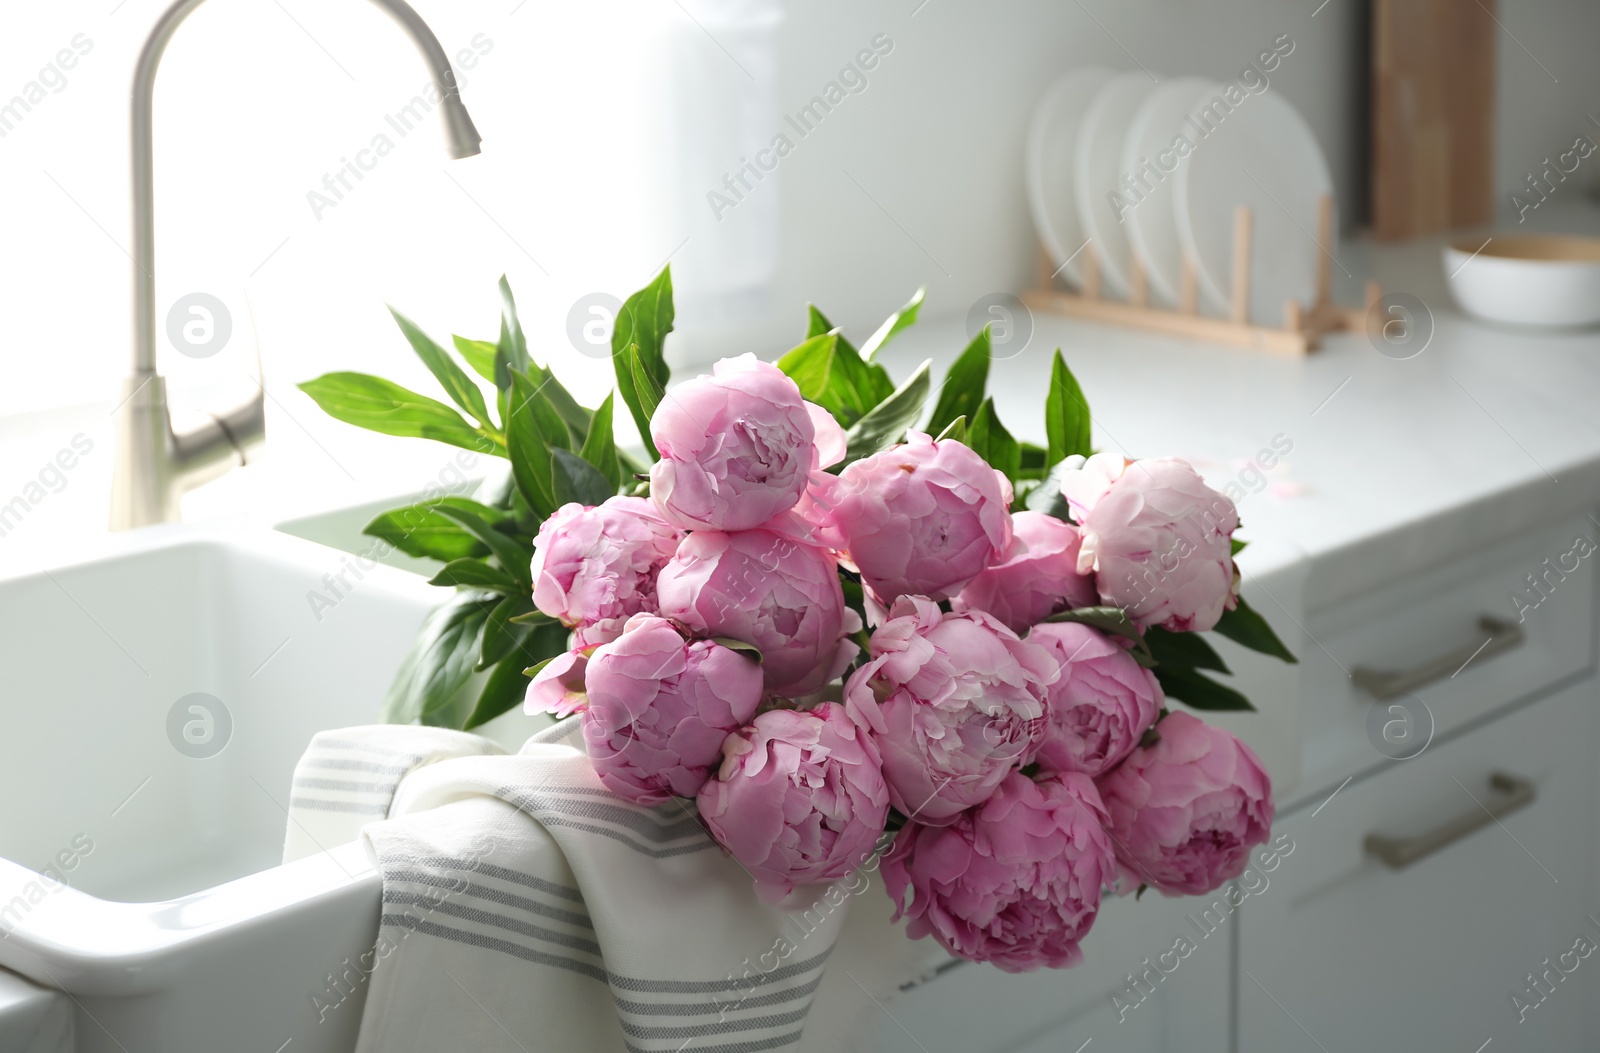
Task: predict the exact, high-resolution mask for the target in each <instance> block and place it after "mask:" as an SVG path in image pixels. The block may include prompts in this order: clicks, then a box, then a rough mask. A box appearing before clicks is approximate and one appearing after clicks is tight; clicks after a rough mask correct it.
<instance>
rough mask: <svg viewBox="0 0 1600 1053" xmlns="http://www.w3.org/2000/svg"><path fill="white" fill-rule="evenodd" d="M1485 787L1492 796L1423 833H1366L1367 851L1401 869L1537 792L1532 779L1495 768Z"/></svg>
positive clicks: (1524, 804)
mask: <svg viewBox="0 0 1600 1053" xmlns="http://www.w3.org/2000/svg"><path fill="white" fill-rule="evenodd" d="M1489 788H1490V789H1492V790H1493V791H1494V796H1492V797H1490V798H1489V800H1488V801H1485V802H1482V803H1481V805H1480V807H1478V808H1475V809H1473V810H1472V811H1470V812H1466V813H1464V814H1462V815H1461V816H1460V817H1458V818H1456V819H1452V820H1450V821H1449V822H1448V823H1445V824H1444V825H1443V826H1440V827H1438V828H1436V829H1433V830H1430V831H1428V832H1427V833H1425V834H1418V835H1417V836H1416V837H1383V836H1381V835H1379V834H1368V835H1367V839H1366V841H1365V842H1364V846H1365V848H1366V850H1367V854H1368V855H1371V856H1377V857H1378V858H1379V859H1381V860H1383V862H1384V863H1386V864H1387V865H1388V866H1390V867H1392V868H1394V869H1395V870H1404V869H1405V868H1406V867H1408V866H1410V865H1411V864H1412V863H1415V862H1416V861H1417V860H1419V859H1422V858H1424V857H1426V856H1431V855H1432V854H1433V853H1435V852H1437V851H1439V849H1441V848H1443V847H1445V846H1446V845H1449V844H1453V843H1454V842H1456V841H1459V840H1461V839H1462V838H1463V837H1466V836H1467V835H1468V834H1470V833H1472V832H1473V831H1474V830H1477V829H1479V828H1481V827H1485V826H1488V825H1489V824H1490V823H1493V822H1497V821H1498V820H1499V819H1500V818H1501V817H1502V816H1507V815H1510V814H1511V813H1512V812H1515V811H1518V810H1519V809H1522V808H1526V807H1528V805H1530V804H1532V803H1533V802H1534V799H1535V798H1537V797H1538V796H1539V791H1538V788H1537V787H1535V786H1534V785H1533V783H1531V782H1529V781H1528V780H1527V779H1524V778H1522V777H1521V776H1518V775H1507V774H1506V773H1505V772H1498V771H1497V772H1495V773H1494V774H1492V775H1490V776H1489Z"/></svg>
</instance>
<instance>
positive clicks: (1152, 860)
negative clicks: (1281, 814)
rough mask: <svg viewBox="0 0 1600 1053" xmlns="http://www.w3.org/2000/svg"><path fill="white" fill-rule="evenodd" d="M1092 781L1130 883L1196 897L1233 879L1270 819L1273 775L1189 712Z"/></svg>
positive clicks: (1162, 726)
mask: <svg viewBox="0 0 1600 1053" xmlns="http://www.w3.org/2000/svg"><path fill="white" fill-rule="evenodd" d="M1156 733H1157V734H1159V735H1160V736H1161V741H1160V742H1158V743H1156V744H1155V745H1154V746H1149V747H1140V748H1138V749H1136V750H1134V751H1133V753H1132V754H1130V755H1129V756H1128V759H1127V760H1125V761H1123V762H1122V763H1121V764H1120V765H1118V766H1117V767H1116V768H1114V769H1112V771H1111V773H1110V774H1109V775H1106V776H1105V777H1104V778H1102V779H1101V780H1100V781H1099V783H1098V785H1099V787H1100V796H1101V797H1102V798H1104V800H1105V805H1106V811H1107V812H1108V813H1109V814H1110V816H1111V823H1110V830H1111V836H1112V837H1113V838H1114V839H1115V840H1116V842H1117V860H1118V862H1120V863H1121V864H1122V865H1123V876H1124V877H1125V878H1126V879H1127V881H1128V883H1129V885H1130V886H1137V885H1139V884H1149V885H1153V886H1155V887H1156V888H1157V889H1159V890H1161V892H1162V893H1164V894H1166V895H1168V896H1198V895H1202V894H1204V893H1207V892H1210V891H1212V890H1213V889H1216V888H1218V887H1219V886H1221V885H1222V883H1223V882H1225V881H1228V880H1230V879H1231V878H1236V877H1238V876H1239V875H1240V874H1241V873H1242V872H1243V871H1244V868H1245V864H1246V863H1248V862H1249V855H1250V849H1251V848H1252V847H1254V846H1255V845H1259V844H1262V843H1263V842H1265V841H1266V839H1267V835H1268V833H1269V832H1270V828H1271V826H1272V814H1273V813H1272V782H1271V780H1270V779H1268V778H1267V772H1266V769H1264V768H1263V767H1262V766H1261V762H1260V761H1259V760H1257V759H1256V755H1255V754H1254V753H1253V752H1251V750H1250V747H1249V746H1246V745H1245V744H1244V743H1242V742H1240V741H1239V740H1238V739H1236V738H1234V737H1233V736H1232V735H1230V734H1229V733H1228V732H1226V731H1223V730H1222V729H1221V728H1214V727H1211V726H1210V725H1208V724H1206V723H1204V722H1203V721H1201V720H1199V719H1197V718H1195V717H1192V716H1190V715H1189V714H1187V713H1172V714H1169V715H1168V716H1167V717H1166V718H1165V719H1163V720H1162V721H1161V723H1159V724H1157V725H1156Z"/></svg>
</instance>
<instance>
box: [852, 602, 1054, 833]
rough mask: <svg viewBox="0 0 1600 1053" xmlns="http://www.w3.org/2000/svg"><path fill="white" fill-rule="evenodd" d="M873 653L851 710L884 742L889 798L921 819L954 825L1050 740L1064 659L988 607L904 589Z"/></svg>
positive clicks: (855, 687) (857, 680) (855, 686)
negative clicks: (1054, 693)
mask: <svg viewBox="0 0 1600 1053" xmlns="http://www.w3.org/2000/svg"><path fill="white" fill-rule="evenodd" d="M872 655H873V658H872V660H871V661H869V662H868V663H867V664H866V665H863V666H862V667H861V668H860V669H857V670H856V671H855V672H854V673H852V674H851V676H850V680H849V682H848V683H847V684H846V685H845V692H844V698H845V708H846V709H847V710H848V711H849V713H850V716H851V718H852V719H853V720H855V721H856V723H858V724H860V725H861V726H862V727H864V728H867V729H869V730H870V731H871V732H872V733H873V737H874V738H875V739H876V740H877V743H878V748H879V749H880V750H881V751H882V753H883V776H884V779H885V780H886V781H887V782H888V784H889V799H890V801H892V802H893V803H894V806H895V807H896V808H897V809H899V810H900V811H901V812H902V813H904V814H905V815H907V816H910V817H911V818H913V819H915V820H916V821H917V822H919V823H924V824H927V825H929V826H942V825H944V824H946V823H951V822H954V821H955V819H956V816H957V815H959V814H960V813H961V812H963V811H965V810H966V809H968V808H971V807H973V806H974V805H978V804H982V803H983V802H984V801H985V800H987V799H988V798H989V795H990V794H992V793H994V792H995V787H997V786H999V785H1000V782H1001V780H1002V779H1004V778H1005V777H1006V773H1007V772H1009V771H1010V770H1011V769H1013V768H1015V767H1018V766H1019V765H1023V764H1027V763H1029V762H1031V761H1032V760H1033V757H1034V754H1035V753H1036V752H1037V751H1038V749H1039V746H1040V745H1041V744H1042V743H1043V742H1044V737H1045V734H1046V731H1047V730H1048V723H1049V722H1048V719H1047V716H1046V713H1047V709H1046V706H1047V702H1046V692H1047V691H1048V688H1049V685H1050V684H1052V683H1054V682H1055V679H1056V675H1057V673H1058V667H1057V664H1056V661H1055V659H1053V658H1052V657H1050V653H1049V652H1048V651H1046V650H1045V649H1044V648H1042V647H1036V646H1034V645H1033V644H1029V643H1024V642H1023V641H1022V640H1019V639H1018V638H1017V634H1016V633H1014V632H1012V631H1011V630H1010V629H1007V628H1006V627H1005V626H1004V625H1001V624H1000V623H999V622H997V621H995V620H994V619H993V618H991V617H989V616H988V615H987V614H983V613H981V612H978V611H972V612H968V613H966V614H943V613H941V612H940V610H939V608H938V606H937V605H936V604H934V603H933V602H932V601H931V600H926V599H923V598H922V597H920V596H902V597H901V598H900V599H898V600H896V601H895V604H894V606H893V607H892V608H891V609H890V611H889V620H888V621H886V622H884V623H883V624H882V625H881V626H879V627H878V630H877V631H876V632H875V633H873V634H872Z"/></svg>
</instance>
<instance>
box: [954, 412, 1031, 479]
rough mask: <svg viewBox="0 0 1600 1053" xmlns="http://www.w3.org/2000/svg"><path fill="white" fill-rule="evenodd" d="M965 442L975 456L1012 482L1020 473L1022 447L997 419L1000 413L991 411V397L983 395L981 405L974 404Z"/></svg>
mask: <svg viewBox="0 0 1600 1053" xmlns="http://www.w3.org/2000/svg"><path fill="white" fill-rule="evenodd" d="M966 443H967V445H968V446H970V447H972V449H973V450H974V451H975V452H976V453H977V454H978V456H979V457H982V458H983V459H984V460H985V461H988V462H989V465H990V467H992V468H997V469H999V470H1000V471H1001V472H1002V473H1004V475H1005V477H1006V478H1007V479H1010V480H1011V481H1012V482H1013V483H1015V482H1016V481H1017V480H1018V479H1019V478H1020V477H1021V469H1022V449H1021V447H1019V446H1018V445H1017V440H1016V439H1013V438H1012V437H1011V433H1010V432H1008V431H1006V426H1005V425H1004V424H1001V423H1000V417H999V415H998V414H997V413H995V409H994V399H984V400H983V405H981V406H979V407H978V413H977V416H975V417H973V418H972V423H971V424H970V425H968V427H967V438H966Z"/></svg>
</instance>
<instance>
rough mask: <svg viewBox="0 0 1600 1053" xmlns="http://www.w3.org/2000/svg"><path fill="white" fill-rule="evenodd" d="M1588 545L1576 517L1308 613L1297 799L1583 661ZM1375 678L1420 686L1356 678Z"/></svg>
mask: <svg viewBox="0 0 1600 1053" xmlns="http://www.w3.org/2000/svg"><path fill="white" fill-rule="evenodd" d="M1580 539H1581V541H1580ZM1597 540H1600V529H1597V527H1596V524H1595V523H1594V522H1593V521H1591V520H1589V519H1588V518H1587V517H1585V516H1574V517H1572V518H1571V519H1569V520H1566V521H1563V522H1561V523H1559V524H1557V525H1554V526H1552V527H1550V528H1548V529H1545V530H1542V531H1539V532H1537V533H1533V534H1529V535H1526V536H1523V537H1519V538H1516V539H1514V540H1511V541H1508V542H1505V543H1503V544H1501V545H1498V546H1495V547H1493V548H1489V549H1485V550H1484V551H1482V552H1480V553H1476V554H1474V555H1471V556H1468V557H1465V558H1463V559H1459V560H1456V561H1453V562H1451V563H1449V564H1446V565H1444V566H1442V567H1439V568H1436V569H1435V570H1433V571H1430V572H1427V573H1424V574H1419V575H1416V576H1413V577H1408V578H1406V579H1405V580H1403V581H1401V582H1398V583H1396V584H1395V585H1393V586H1390V587H1389V588H1386V589H1384V590H1382V591H1380V592H1376V593H1372V594H1370V595H1366V596H1363V597H1361V598H1359V599H1357V600H1352V601H1348V602H1346V603H1343V604H1340V605H1338V606H1337V607H1334V608H1331V609H1329V610H1327V611H1321V612H1314V613H1313V614H1312V616H1311V617H1310V618H1309V619H1308V623H1307V630H1308V632H1309V634H1310V636H1311V640H1310V641H1308V642H1307V643H1306V644H1305V645H1303V647H1304V649H1303V651H1302V661H1303V663H1304V669H1305V672H1304V680H1303V681H1302V691H1301V705H1302V707H1303V708H1302V714H1301V731H1302V736H1303V738H1302V741H1303V742H1304V744H1305V754H1304V757H1303V760H1302V779H1301V783H1300V790H1299V792H1298V793H1297V795H1296V798H1295V799H1296V800H1303V799H1305V797H1306V796H1309V795H1315V794H1318V793H1325V792H1326V791H1327V790H1328V789H1331V788H1332V787H1333V786H1336V785H1338V784H1339V782H1341V781H1342V780H1343V779H1345V778H1346V777H1347V776H1349V775H1352V774H1354V773H1356V772H1360V771H1363V770H1367V769H1370V768H1372V767H1374V766H1379V765H1385V764H1391V763H1393V758H1395V757H1397V756H1405V755H1409V754H1411V753H1414V751H1415V750H1416V749H1418V748H1420V747H1422V746H1423V745H1424V744H1425V743H1427V742H1428V741H1429V739H1430V735H1431V736H1432V737H1438V736H1441V735H1446V734H1448V733H1449V732H1451V731H1454V730H1457V729H1460V728H1462V727H1464V726H1465V725H1467V724H1469V723H1471V722H1473V721H1475V720H1478V719H1480V718H1482V717H1484V716H1486V715H1488V714H1490V713H1493V712H1494V711H1495V710H1497V709H1499V708H1501V707H1503V706H1506V705H1508V704H1510V703H1512V702H1515V701H1517V700H1519V699H1524V698H1528V697H1530V696H1533V695H1536V694H1538V693H1540V692H1542V691H1544V690H1546V689H1548V688H1550V687H1551V686H1552V685H1556V684H1560V683H1562V682H1563V681H1567V680H1570V679H1571V678H1572V677H1574V676H1575V675H1577V674H1579V673H1581V672H1582V671H1583V670H1584V669H1586V668H1588V667H1590V666H1591V665H1592V664H1593V660H1594V659H1593V651H1594V639H1595V621H1594V608H1595V602H1594V597H1595V576H1596V569H1595V568H1596V566H1597V565H1600V552H1596V551H1594V550H1593V545H1594V544H1595V542H1596V541H1597ZM1585 552H1587V555H1585V554H1584V553H1585ZM1534 582H1537V583H1538V587H1537V589H1536V588H1535V586H1534V584H1533V583H1534ZM1519 596H1520V597H1524V600H1523V602H1522V603H1521V604H1519V603H1518V602H1517V601H1516V597H1519ZM1485 618H1491V619H1495V620H1496V621H1498V622H1499V623H1500V625H1501V626H1502V628H1501V631H1500V633H1498V634H1496V633H1492V632H1491V631H1490V630H1489V628H1487V627H1486V626H1485V625H1483V624H1482V620H1483V619H1485ZM1480 648H1481V650H1480ZM1429 666H1432V667H1433V668H1432V669H1431V670H1429V669H1428V668H1427V667H1429ZM1383 673H1397V674H1406V673H1417V674H1420V675H1419V676H1417V677H1415V678H1414V679H1417V680H1425V682H1421V683H1416V684H1414V685H1412V686H1410V687H1409V688H1407V689H1404V690H1401V691H1399V692H1398V693H1397V694H1396V695H1395V696H1394V697H1392V698H1379V697H1376V695H1375V693H1374V691H1373V690H1372V689H1371V688H1368V687H1365V686H1363V685H1362V684H1361V683H1360V681H1361V679H1362V677H1363V676H1368V677H1371V676H1373V674H1383ZM1401 679H1404V677H1403V676H1402V677H1401ZM1402 686H1404V685H1402ZM1430 724H1431V731H1430Z"/></svg>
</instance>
